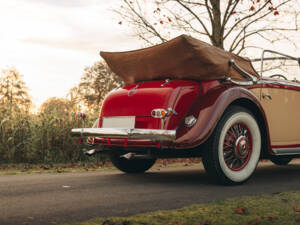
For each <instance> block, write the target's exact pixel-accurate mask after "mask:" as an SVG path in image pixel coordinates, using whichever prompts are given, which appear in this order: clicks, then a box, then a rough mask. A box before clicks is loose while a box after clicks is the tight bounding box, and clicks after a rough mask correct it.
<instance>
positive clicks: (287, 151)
mask: <svg viewBox="0 0 300 225" xmlns="http://www.w3.org/2000/svg"><path fill="white" fill-rule="evenodd" d="M272 150H273V151H274V152H275V155H298V154H300V147H298V148H273V149H272Z"/></svg>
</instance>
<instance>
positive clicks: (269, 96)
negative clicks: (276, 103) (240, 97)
mask: <svg viewBox="0 0 300 225" xmlns="http://www.w3.org/2000/svg"><path fill="white" fill-rule="evenodd" d="M262 98H264V99H267V98H268V99H270V100H272V96H271V95H269V94H265V93H262Z"/></svg>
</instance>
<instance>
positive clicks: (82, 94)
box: [69, 61, 123, 113]
mask: <svg viewBox="0 0 300 225" xmlns="http://www.w3.org/2000/svg"><path fill="white" fill-rule="evenodd" d="M122 83H123V82H122V80H121V79H120V78H119V77H118V76H116V75H115V74H114V73H113V72H112V71H111V70H110V69H109V68H108V66H107V65H106V63H105V62H103V61H98V62H95V63H94V64H93V65H92V66H88V67H86V68H85V69H84V75H83V76H82V77H81V80H80V83H79V84H78V86H76V87H74V88H72V89H71V90H70V92H69V96H70V98H71V101H76V102H77V103H83V104H84V105H85V106H86V107H87V108H88V110H89V111H91V112H94V113H98V112H99V110H100V107H101V103H102V101H103V99H104V97H105V95H106V94H107V93H108V92H109V91H111V90H112V89H114V88H116V87H118V86H121V85H122Z"/></svg>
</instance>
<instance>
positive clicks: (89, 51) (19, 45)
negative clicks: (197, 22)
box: [0, 0, 300, 107]
mask: <svg viewBox="0 0 300 225" xmlns="http://www.w3.org/2000/svg"><path fill="white" fill-rule="evenodd" d="M121 2H122V1H121V0H109V1H108V0H107V1H104V0H0V70H1V69H5V67H7V66H14V67H16V69H17V70H18V71H19V72H20V73H21V74H23V76H24V81H25V82H26V85H27V86H28V87H29V90H30V95H31V96H32V98H33V102H34V104H35V105H36V107H39V106H40V105H41V104H42V103H43V102H44V101H45V100H46V99H47V98H50V97H54V96H55V97H65V96H66V95H67V93H68V91H69V90H70V89H71V88H72V87H74V86H75V85H76V84H77V83H79V81H80V77H81V76H82V75H83V69H84V67H85V66H91V65H92V64H93V63H94V62H95V61H98V60H101V58H100V56H99V51H100V50H103V51H126V50H132V49H138V48H140V47H142V46H143V44H144V43H142V42H141V41H140V40H138V39H137V38H134V37H133V33H134V32H133V31H132V30H130V28H128V26H126V25H125V24H123V25H119V24H118V22H119V21H120V18H119V17H118V15H116V14H115V13H114V12H113V11H112V9H116V8H118V7H120V4H121ZM298 39H299V41H300V37H298ZM286 46H287V45H285V44H280V45H279V46H277V47H276V49H278V50H281V51H285V52H286V53H290V54H295V53H296V52H297V53H298V51H299V49H298V50H295V49H293V48H290V49H288V48H286ZM256 56H257V55H256Z"/></svg>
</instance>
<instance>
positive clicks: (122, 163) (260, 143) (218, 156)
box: [72, 35, 300, 184]
mask: <svg viewBox="0 0 300 225" xmlns="http://www.w3.org/2000/svg"><path fill="white" fill-rule="evenodd" d="M265 52H267V51H264V52H263V55H262V62H263V59H264V53H265ZM269 52H272V53H276V52H274V51H269ZM100 54H101V56H102V57H103V58H104V59H105V61H106V62H107V64H108V65H109V67H110V68H111V70H112V71H113V72H115V73H116V74H117V75H119V76H120V77H121V78H122V79H123V81H124V83H125V86H124V87H120V88H118V89H115V90H113V91H111V92H110V93H109V94H108V95H107V96H106V98H105V100H104V102H103V106H102V109H101V112H100V116H99V119H98V120H97V121H96V122H95V124H94V126H93V127H92V128H75V129H73V130H72V135H73V136H78V137H80V138H81V140H83V144H82V147H83V148H84V149H86V150H89V151H87V154H90V155H92V154H95V153H108V154H109V156H110V158H111V161H112V163H113V164H114V165H115V166H116V167H117V168H118V169H120V170H121V171H123V172H126V173H140V172H144V171H146V170H148V169H149V168H151V167H152V166H153V164H154V163H155V160H156V159H157V158H166V157H199V156H200V157H202V161H203V164H204V167H205V169H206V171H207V173H208V174H209V175H211V176H212V177H214V178H215V179H216V181H218V182H219V183H223V184H241V183H243V182H245V181H247V180H248V179H249V178H250V176H251V175H252V174H253V172H254V170H255V168H256V167H257V164H258V162H259V160H260V159H262V158H267V159H270V160H271V161H272V162H274V163H275V164H277V165H286V164H288V163H289V162H290V161H291V160H292V159H293V158H295V157H298V156H300V117H299V115H300V114H299V112H300V104H299V102H300V84H299V83H298V82H297V81H296V80H294V81H288V80H287V79H286V77H285V76H283V75H281V74H274V75H273V76H271V77H262V76H261V75H259V74H258V73H257V72H256V71H255V70H254V69H253V67H252V65H251V62H250V61H249V60H248V59H245V58H242V57H239V56H236V55H234V54H232V53H229V52H227V51H224V50H222V49H220V48H217V47H213V46H211V45H209V44H207V43H205V42H202V41H199V40H197V39H194V38H192V37H190V36H186V35H181V36H179V37H177V38H175V39H172V40H170V41H168V42H165V43H163V44H160V45H156V46H154V47H150V48H145V49H140V50H135V51H129V52H116V53H111V52H101V53H100ZM278 54H279V55H280V56H278V59H284V58H286V59H289V60H296V61H297V62H298V63H299V66H300V58H297V57H293V56H288V55H285V54H281V53H278ZM262 65H263V64H262ZM262 71H263V69H262ZM82 115H83V114H82ZM83 117H84V116H83ZM91 137H92V138H91ZM84 140H87V141H84Z"/></svg>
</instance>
